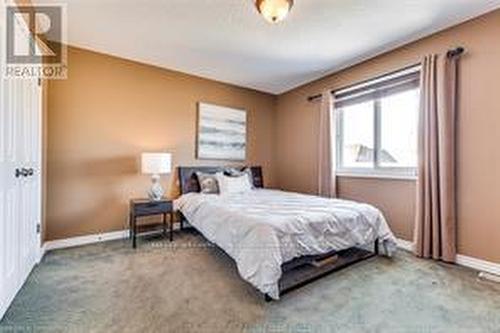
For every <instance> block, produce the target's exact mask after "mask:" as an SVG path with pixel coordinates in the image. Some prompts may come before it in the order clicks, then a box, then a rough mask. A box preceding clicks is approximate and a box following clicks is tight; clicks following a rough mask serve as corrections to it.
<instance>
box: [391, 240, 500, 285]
mask: <svg viewBox="0 0 500 333" xmlns="http://www.w3.org/2000/svg"><path fill="white" fill-rule="evenodd" d="M397 243H398V247H399V248H400V249H402V250H406V251H411V252H413V250H414V249H415V244H414V243H413V242H410V241H407V240H404V239H397ZM456 264H457V265H460V266H464V267H468V268H472V269H474V270H476V271H479V272H480V273H481V272H484V273H487V274H491V275H494V276H496V277H498V278H499V279H500V264H497V263H494V262H491V261H486V260H482V259H477V258H473V257H469V256H465V255H462V254H457V260H456ZM483 276H488V275H484V274H483ZM490 280H494V279H492V278H490Z"/></svg>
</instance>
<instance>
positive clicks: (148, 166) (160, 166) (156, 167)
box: [141, 153, 172, 175]
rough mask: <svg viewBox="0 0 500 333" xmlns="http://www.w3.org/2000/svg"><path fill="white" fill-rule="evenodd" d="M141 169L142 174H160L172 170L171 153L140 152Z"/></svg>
mask: <svg viewBox="0 0 500 333" xmlns="http://www.w3.org/2000/svg"><path fill="white" fill-rule="evenodd" d="M141 170H142V173H144V174H152V175H160V174H164V173H170V171H171V170H172V155H171V154H169V153H142V155H141Z"/></svg>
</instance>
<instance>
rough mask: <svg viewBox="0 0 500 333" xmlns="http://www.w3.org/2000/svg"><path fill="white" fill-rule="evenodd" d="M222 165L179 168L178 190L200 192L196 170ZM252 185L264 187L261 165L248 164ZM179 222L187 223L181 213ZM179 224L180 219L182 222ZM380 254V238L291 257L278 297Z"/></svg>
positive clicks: (280, 282)
mask: <svg viewBox="0 0 500 333" xmlns="http://www.w3.org/2000/svg"><path fill="white" fill-rule="evenodd" d="M225 169H226V168H225V167H217V166H215V167H214V166H204V167H200V166H196V167H179V168H178V176H179V185H180V186H179V187H180V193H181V194H186V193H190V192H199V191H200V187H199V184H198V179H197V176H196V172H197V171H202V172H209V173H215V172H224V170H225ZM250 171H251V174H252V180H253V184H254V186H255V187H256V188H264V179H263V174H262V168H261V167H260V166H253V167H250ZM181 221H185V222H188V223H189V221H187V219H186V218H185V217H184V216H183V215H182V214H181ZM181 225H182V222H181ZM378 254H379V240H378V239H377V240H376V241H375V244H374V250H373V251H368V250H364V249H360V248H350V249H347V250H343V251H339V252H331V253H327V254H323V255H319V256H305V257H301V258H297V259H294V260H292V261H291V262H288V263H285V264H283V265H282V271H283V275H282V277H281V279H280V281H279V289H280V296H282V295H284V294H287V293H289V292H291V291H293V290H295V289H297V288H300V287H303V286H305V285H306V284H309V283H311V282H314V281H316V280H318V279H320V278H322V277H324V276H326V275H329V274H331V273H333V272H336V271H339V270H341V269H343V268H346V267H349V266H351V265H354V264H356V263H358V262H360V261H363V260H366V259H369V258H372V257H375V256H377V255H378ZM264 297H265V300H266V301H271V300H272V298H271V297H270V296H269V295H264Z"/></svg>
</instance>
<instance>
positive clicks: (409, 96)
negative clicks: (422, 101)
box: [379, 89, 419, 168]
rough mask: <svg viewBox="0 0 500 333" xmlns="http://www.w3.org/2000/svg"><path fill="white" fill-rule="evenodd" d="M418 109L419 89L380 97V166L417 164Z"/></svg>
mask: <svg viewBox="0 0 500 333" xmlns="http://www.w3.org/2000/svg"><path fill="white" fill-rule="evenodd" d="M418 109H419V90H418V89H414V90H410V91H406V92H403V93H399V94H396V95H392V96H388V97H385V98H383V99H381V129H380V136H381V147H380V152H379V165H380V166H382V167H403V168H414V167H416V166H417V127H418Z"/></svg>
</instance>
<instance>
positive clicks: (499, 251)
mask: <svg viewBox="0 0 500 333" xmlns="http://www.w3.org/2000/svg"><path fill="white" fill-rule="evenodd" d="M457 45H463V46H465V47H466V48H467V54H466V55H465V56H464V57H463V61H462V64H461V87H460V101H459V103H460V110H459V120H458V132H459V134H458V135H459V137H458V145H459V151H458V243H459V244H458V245H459V252H460V253H461V254H465V255H470V256H473V257H477V258H482V259H485V260H491V261H495V262H500V242H499V241H498V238H499V236H500V205H499V204H498V203H499V200H500V150H499V148H498V145H499V143H500V130H499V128H500V127H499V126H500V102H499V101H498V100H499V98H498V96H499V92H500V10H497V11H495V12H493V13H490V14H488V15H486V16H483V17H481V18H478V19H475V20H473V21H470V22H467V23H465V24H462V25H460V26H457V27H455V28H452V29H449V30H447V31H444V32H442V33H439V34H437V35H434V36H431V37H429V38H426V39H423V40H421V41H418V42H415V43H412V44H410V45H407V46H405V47H402V48H399V49H397V50H395V51H393V52H390V53H387V54H385V55H382V56H379V57H376V58H374V59H372V60H370V61H367V62H365V63H362V64H360V65H357V66H354V67H352V68H349V69H347V70H344V71H341V72H339V73H337V74H334V75H331V76H328V77H325V78H323V79H321V80H318V81H315V82H313V83H310V84H307V85H305V86H303V87H300V88H298V89H295V90H293V91H290V92H288V93H286V94H283V95H281V96H279V98H278V106H277V114H276V131H275V140H276V154H277V155H276V157H277V159H276V161H277V165H276V166H277V170H279V185H280V186H281V187H283V188H284V189H289V190H297V191H302V192H316V189H317V165H316V160H317V143H316V133H317V121H318V119H317V118H318V110H317V109H318V106H317V104H314V103H309V102H307V101H306V97H307V96H309V95H315V94H317V93H318V92H321V91H322V90H323V89H327V88H331V89H336V88H340V87H343V86H346V85H349V84H352V83H355V82H358V81H361V80H364V79H369V78H371V77H374V76H376V75H380V74H383V73H385V72H389V71H392V70H395V69H398V68H402V67H404V66H407V65H410V64H414V63H416V62H418V61H419V59H420V57H421V56H423V55H425V54H427V53H431V52H440V53H443V52H446V50H447V49H449V48H452V47H455V46H457ZM414 193H415V184H414V182H410V181H393V180H391V181H388V180H373V179H370V180H367V179H345V178H344V179H341V180H340V195H341V196H343V197H347V198H351V199H358V200H362V201H367V202H371V203H373V204H375V205H377V206H379V207H380V208H382V209H383V211H384V212H385V213H386V215H387V216H388V218H389V223H390V224H391V226H392V227H393V229H394V230H395V232H396V234H397V235H398V236H399V237H402V238H405V239H411V234H412V229H413V218H414V211H415V206H414V204H413V201H414Z"/></svg>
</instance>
